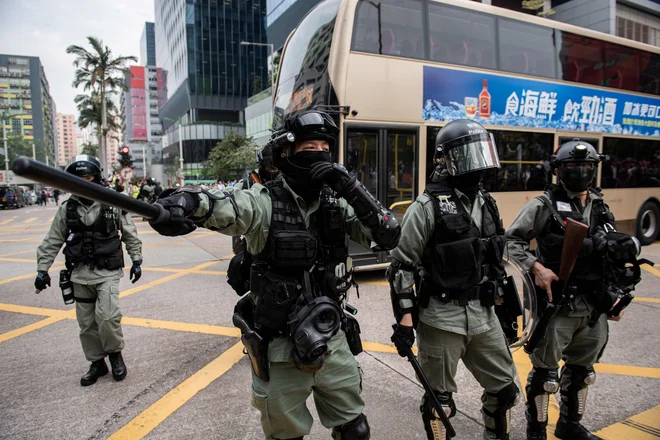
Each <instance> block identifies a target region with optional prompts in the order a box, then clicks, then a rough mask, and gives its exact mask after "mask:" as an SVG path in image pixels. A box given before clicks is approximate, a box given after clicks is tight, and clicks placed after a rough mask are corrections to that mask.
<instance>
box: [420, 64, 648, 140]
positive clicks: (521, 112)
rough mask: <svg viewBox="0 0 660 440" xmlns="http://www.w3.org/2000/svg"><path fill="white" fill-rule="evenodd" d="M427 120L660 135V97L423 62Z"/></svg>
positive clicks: (424, 115) (425, 116)
mask: <svg viewBox="0 0 660 440" xmlns="http://www.w3.org/2000/svg"><path fill="white" fill-rule="evenodd" d="M423 99H424V107H423V110H422V118H423V119H424V120H425V121H452V120H455V119H461V118H466V117H467V118H472V119H475V120H477V121H478V122H480V123H482V124H491V125H506V126H512V127H536V128H554V129H557V130H574V131H588V132H600V133H618V134H635V135H642V136H660V99H654V98H651V97H645V96H640V95H634V94H630V93H620V92H615V91H606V90H602V89H596V88H589V87H583V86H578V85H575V86H574V85H568V84H560V83H556V82H550V81H537V80H530V79H526V78H514V77H509V76H504V75H492V74H487V73H482V72H470V71H465V70H458V69H448V68H440V67H433V66H424V98H423Z"/></svg>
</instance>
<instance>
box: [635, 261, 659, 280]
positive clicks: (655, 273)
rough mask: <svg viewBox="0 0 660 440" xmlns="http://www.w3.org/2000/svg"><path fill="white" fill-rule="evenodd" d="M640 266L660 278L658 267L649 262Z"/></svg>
mask: <svg viewBox="0 0 660 440" xmlns="http://www.w3.org/2000/svg"><path fill="white" fill-rule="evenodd" d="M640 267H641V268H642V269H644V270H645V271H647V272H649V273H652V274H653V275H655V276H656V277H658V278H660V270H658V269H656V268H655V267H651V266H649V265H648V264H642V265H641V266H640Z"/></svg>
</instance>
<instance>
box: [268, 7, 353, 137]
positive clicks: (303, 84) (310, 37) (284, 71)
mask: <svg viewBox="0 0 660 440" xmlns="http://www.w3.org/2000/svg"><path fill="white" fill-rule="evenodd" d="M340 3H341V0H326V1H324V2H321V3H319V4H318V5H317V6H316V7H315V8H314V9H312V10H311V11H310V12H309V14H307V16H305V18H303V20H302V21H301V22H300V25H298V27H297V28H296V29H295V30H294V31H293V33H292V35H291V37H290V38H289V42H288V43H287V46H286V50H285V52H284V55H283V57H282V62H281V67H280V73H279V76H278V80H277V81H278V85H277V91H276V95H275V101H274V102H275V104H274V106H273V126H274V127H277V126H279V125H280V124H281V123H282V121H283V120H284V117H285V116H286V115H288V114H290V113H294V112H297V111H300V110H307V109H310V108H312V107H313V106H314V105H316V104H321V103H323V104H325V103H326V102H327V101H328V95H329V94H330V93H331V89H330V80H329V78H328V59H329V58H330V45H331V43H332V33H333V31H334V28H335V19H336V17H337V10H338V9H339V5H340Z"/></svg>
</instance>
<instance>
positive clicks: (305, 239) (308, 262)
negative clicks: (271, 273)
mask: <svg viewBox="0 0 660 440" xmlns="http://www.w3.org/2000/svg"><path fill="white" fill-rule="evenodd" d="M270 240H271V243H270V249H271V252H272V254H273V256H272V258H271V259H270V261H272V265H273V266H277V267H281V268H301V269H309V268H310V267H312V265H313V264H314V261H315V259H316V249H317V246H318V243H317V241H316V238H314V236H313V235H312V234H310V233H309V232H307V231H275V232H273V233H272V235H271V237H270Z"/></svg>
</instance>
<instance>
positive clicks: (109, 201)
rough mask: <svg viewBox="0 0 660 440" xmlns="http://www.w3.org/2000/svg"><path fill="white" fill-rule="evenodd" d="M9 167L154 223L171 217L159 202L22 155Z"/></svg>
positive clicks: (31, 178) (35, 179) (22, 174)
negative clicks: (120, 190)
mask: <svg viewBox="0 0 660 440" xmlns="http://www.w3.org/2000/svg"><path fill="white" fill-rule="evenodd" d="M11 169H12V171H13V172H14V173H16V175H18V176H22V177H25V178H27V179H30V180H34V181H35V182H40V183H44V184H46V185H50V186H52V187H54V188H58V189H63V190H66V191H68V192H70V193H71V194H75V195H77V196H80V197H85V198H87V199H90V200H94V201H97V202H99V203H103V204H105V205H109V206H113V207H115V208H118V209H121V210H123V211H127V212H131V213H134V214H138V215H140V216H142V217H144V218H146V219H149V220H151V221H152V222H153V223H159V222H162V221H167V219H169V216H170V214H169V211H167V210H166V209H165V208H163V207H162V206H160V205H158V204H153V205H152V204H149V203H144V202H141V201H139V200H136V199H134V198H133V197H126V196H125V195H124V194H121V193H118V192H117V191H113V190H110V189H108V188H105V187H104V186H103V185H99V184H98V183H94V182H88V181H87V180H85V179H82V178H80V177H78V176H74V175H73V174H71V173H65V172H64V171H60V170H58V169H55V168H51V167H48V166H46V165H44V164H42V163H40V162H36V161H34V160H30V159H28V158H27V157H25V156H18V157H17V158H16V159H14V161H13V162H12V164H11Z"/></svg>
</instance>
